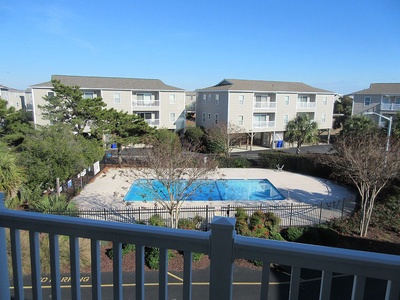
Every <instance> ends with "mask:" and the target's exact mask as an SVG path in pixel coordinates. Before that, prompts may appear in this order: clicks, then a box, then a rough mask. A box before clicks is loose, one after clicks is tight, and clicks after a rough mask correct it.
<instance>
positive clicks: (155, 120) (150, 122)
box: [145, 119, 160, 126]
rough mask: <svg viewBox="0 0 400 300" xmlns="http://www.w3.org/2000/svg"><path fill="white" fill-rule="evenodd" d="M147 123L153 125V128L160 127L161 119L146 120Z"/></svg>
mask: <svg viewBox="0 0 400 300" xmlns="http://www.w3.org/2000/svg"><path fill="white" fill-rule="evenodd" d="M145 121H146V123H147V124H149V125H151V126H158V125H160V120H159V119H145Z"/></svg>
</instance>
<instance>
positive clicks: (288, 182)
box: [74, 168, 355, 210]
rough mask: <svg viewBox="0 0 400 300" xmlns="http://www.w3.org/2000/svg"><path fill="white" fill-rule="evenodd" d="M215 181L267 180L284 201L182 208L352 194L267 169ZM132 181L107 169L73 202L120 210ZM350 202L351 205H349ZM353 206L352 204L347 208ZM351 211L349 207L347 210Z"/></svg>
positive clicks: (227, 172)
mask: <svg viewBox="0 0 400 300" xmlns="http://www.w3.org/2000/svg"><path fill="white" fill-rule="evenodd" d="M210 178H214V179H218V178H224V179H268V180H269V181H270V182H271V183H272V184H273V185H274V186H275V187H276V188H277V189H278V190H279V192H280V193H281V194H282V195H283V196H284V197H285V198H286V199H285V200H275V201H272V200H271V201H265V200H263V201H234V202H233V201H186V202H185V204H184V206H202V205H212V206H223V205H228V204H231V205H250V204H251V205H259V204H266V202H273V203H274V204H286V205H287V204H289V203H309V204H320V203H321V202H334V201H339V200H342V199H344V198H346V199H348V198H351V199H353V198H354V195H355V191H352V190H350V189H348V188H347V187H344V186H341V185H338V184H335V183H334V182H332V181H329V180H325V179H320V178H315V177H311V176H306V175H300V174H295V173H291V172H286V171H278V170H269V169H259V168H252V169H219V170H218V174H214V175H212V176H210ZM134 179H135V177H134V175H133V174H132V173H131V172H130V171H129V169H125V168H115V169H107V170H106V171H104V172H103V173H101V174H99V175H98V176H97V177H96V179H95V180H94V181H93V182H92V183H90V184H88V185H87V186H85V188H84V189H83V190H82V192H81V193H80V194H79V195H78V196H77V197H75V198H74V201H75V202H76V203H77V205H78V207H79V208H81V209H114V210H115V209H124V208H126V205H127V204H126V202H125V201H124V200H123V198H124V196H125V194H126V193H127V192H128V190H129V188H130V186H131V185H132V183H133V181H134ZM351 202H353V201H351ZM349 205H351V206H352V205H354V203H352V204H349ZM130 206H131V207H135V206H140V207H153V206H154V204H153V203H150V202H147V203H145V202H130ZM350 208H351V207H350Z"/></svg>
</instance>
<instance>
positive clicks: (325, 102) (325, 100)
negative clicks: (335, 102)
mask: <svg viewBox="0 0 400 300" xmlns="http://www.w3.org/2000/svg"><path fill="white" fill-rule="evenodd" d="M323 102H324V105H327V104H328V97H327V96H324V100H323Z"/></svg>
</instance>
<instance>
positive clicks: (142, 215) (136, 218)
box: [47, 198, 354, 230]
mask: <svg viewBox="0 0 400 300" xmlns="http://www.w3.org/2000/svg"><path fill="white" fill-rule="evenodd" d="M237 208H242V209H243V210H244V211H245V212H246V213H247V214H248V215H249V216H250V215H252V214H253V213H254V212H255V211H262V212H273V213H274V214H275V215H276V216H278V217H279V218H280V219H281V227H292V226H311V225H316V224H321V223H324V222H326V221H330V220H333V219H337V218H342V217H343V216H346V215H349V214H350V213H352V211H353V208H354V199H351V198H343V199H338V200H335V201H331V202H321V203H319V204H307V203H289V204H279V205H270V204H261V205H257V206H254V205H252V206H250V205H249V206H240V205H227V206H221V207H214V206H210V205H206V206H184V207H182V208H181V209H180V213H179V219H193V218H195V217H196V216H200V217H201V218H202V220H203V222H202V224H199V227H201V228H202V229H203V230H207V229H208V227H209V226H208V225H209V224H210V223H211V221H212V219H213V217H214V216H223V217H235V213H236V209H237ZM47 213H49V214H58V215H69V216H74V217H80V218H88V219H95V220H105V221H114V222H123V223H138V222H141V223H146V224H147V223H148V222H149V219H150V218H151V217H152V216H154V215H158V216H160V217H161V218H162V219H163V220H164V222H165V223H166V225H167V226H169V225H170V224H171V218H170V215H169V213H168V211H167V210H165V209H164V208H162V207H143V206H142V207H129V205H127V207H126V208H125V209H118V210H117V209H106V208H104V209H86V210H76V211H63V212H61V211H49V212H47Z"/></svg>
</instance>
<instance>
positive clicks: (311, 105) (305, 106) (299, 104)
mask: <svg viewBox="0 0 400 300" xmlns="http://www.w3.org/2000/svg"><path fill="white" fill-rule="evenodd" d="M296 107H297V108H300V109H309V108H311V109H314V108H315V107H316V102H297V105H296Z"/></svg>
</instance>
